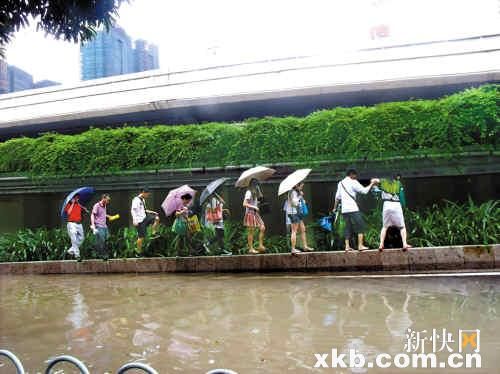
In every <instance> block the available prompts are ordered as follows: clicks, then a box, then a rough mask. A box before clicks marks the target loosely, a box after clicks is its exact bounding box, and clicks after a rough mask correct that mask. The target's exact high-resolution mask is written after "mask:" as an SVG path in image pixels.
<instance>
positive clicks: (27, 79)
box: [8, 65, 33, 92]
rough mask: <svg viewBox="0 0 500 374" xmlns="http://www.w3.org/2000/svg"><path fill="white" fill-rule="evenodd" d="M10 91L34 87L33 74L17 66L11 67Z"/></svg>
mask: <svg viewBox="0 0 500 374" xmlns="http://www.w3.org/2000/svg"><path fill="white" fill-rule="evenodd" d="M8 70H9V92H15V91H22V90H29V89H30V88H33V76H32V75H31V74H29V73H27V72H25V71H24V70H22V69H19V68H18V67H16V66H12V65H10V66H9V68H8Z"/></svg>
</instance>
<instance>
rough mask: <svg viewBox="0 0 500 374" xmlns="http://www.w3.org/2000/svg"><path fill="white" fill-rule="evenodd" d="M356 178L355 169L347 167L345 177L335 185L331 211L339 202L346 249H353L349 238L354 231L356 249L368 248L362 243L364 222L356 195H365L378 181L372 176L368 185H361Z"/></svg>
mask: <svg viewBox="0 0 500 374" xmlns="http://www.w3.org/2000/svg"><path fill="white" fill-rule="evenodd" d="M357 178H358V173H357V172H356V170H354V169H349V170H348V171H347V173H346V177H345V178H344V179H342V180H341V181H340V182H339V183H338V185H337V192H336V194H335V203H334V206H333V211H332V212H335V211H336V209H337V206H338V204H341V213H342V217H343V218H344V221H345V229H344V241H345V250H346V251H352V250H353V248H352V247H351V245H350V243H349V240H350V238H351V236H352V235H353V234H354V233H356V234H357V235H358V251H362V250H365V249H368V247H365V246H364V244H363V237H364V232H365V222H364V219H363V216H362V215H361V212H360V211H359V207H358V203H357V201H356V195H357V194H358V193H360V194H365V195H366V194H367V193H368V192H369V191H370V189H371V188H372V187H373V186H374V185H375V184H377V183H378V182H379V180H378V179H376V178H373V179H371V181H370V184H369V185H368V186H366V187H363V186H362V185H361V183H359V181H358V180H357Z"/></svg>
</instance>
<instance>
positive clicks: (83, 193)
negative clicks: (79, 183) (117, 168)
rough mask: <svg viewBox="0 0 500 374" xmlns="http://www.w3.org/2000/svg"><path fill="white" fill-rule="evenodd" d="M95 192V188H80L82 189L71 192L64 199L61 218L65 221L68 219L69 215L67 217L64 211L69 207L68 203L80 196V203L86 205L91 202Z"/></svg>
mask: <svg viewBox="0 0 500 374" xmlns="http://www.w3.org/2000/svg"><path fill="white" fill-rule="evenodd" d="M94 192H95V190H94V188H93V187H80V188H77V189H76V190H74V191H73V192H71V193H70V194H69V195H68V196H66V198H65V199H64V203H63V205H62V207H61V218H63V219H66V218H67V215H66V212H65V211H64V208H65V207H66V205H68V203H69V202H70V201H71V199H72V198H74V197H75V195H80V202H81V203H82V204H84V205H85V204H86V203H87V202H88V201H89V200H90V198H91V197H92V195H93V194H94Z"/></svg>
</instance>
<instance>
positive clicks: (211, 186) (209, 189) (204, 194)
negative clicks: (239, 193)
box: [200, 178, 229, 205]
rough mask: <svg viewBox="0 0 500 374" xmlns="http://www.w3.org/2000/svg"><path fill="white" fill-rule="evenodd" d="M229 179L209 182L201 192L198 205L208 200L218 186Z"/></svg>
mask: <svg viewBox="0 0 500 374" xmlns="http://www.w3.org/2000/svg"><path fill="white" fill-rule="evenodd" d="M228 179H229V178H219V179H216V180H214V181H213V182H210V183H209V184H208V186H207V187H206V188H205V189H204V190H203V192H202V193H201V195H200V205H201V204H203V202H204V201H205V200H206V199H208V197H209V196H210V195H211V194H213V193H214V192H215V190H217V188H219V187H220V186H222V185H223V184H224V182H226V181H227V180H228Z"/></svg>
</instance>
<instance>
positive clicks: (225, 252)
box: [222, 249, 233, 256]
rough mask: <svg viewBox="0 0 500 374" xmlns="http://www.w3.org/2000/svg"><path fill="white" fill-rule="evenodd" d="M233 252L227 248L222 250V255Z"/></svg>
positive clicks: (229, 254) (230, 254) (228, 254)
mask: <svg viewBox="0 0 500 374" xmlns="http://www.w3.org/2000/svg"><path fill="white" fill-rule="evenodd" d="M232 254H233V252H231V251H228V250H227V249H223V250H222V255H223V256H232Z"/></svg>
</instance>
